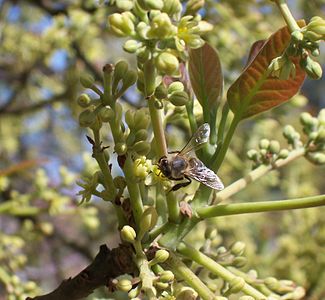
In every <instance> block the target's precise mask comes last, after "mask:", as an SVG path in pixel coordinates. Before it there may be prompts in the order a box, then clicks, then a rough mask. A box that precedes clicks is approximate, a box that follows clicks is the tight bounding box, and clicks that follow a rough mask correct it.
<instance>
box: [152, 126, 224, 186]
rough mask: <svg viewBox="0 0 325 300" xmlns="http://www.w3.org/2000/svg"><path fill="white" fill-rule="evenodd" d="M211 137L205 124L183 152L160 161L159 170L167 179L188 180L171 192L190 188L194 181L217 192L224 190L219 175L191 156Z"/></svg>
mask: <svg viewBox="0 0 325 300" xmlns="http://www.w3.org/2000/svg"><path fill="white" fill-rule="evenodd" d="M209 136H210V126H209V124H208V123H204V124H203V125H201V126H200V127H199V128H198V130H197V131H196V132H195V133H194V134H193V136H192V137H191V139H190V140H189V141H188V143H187V144H186V145H185V146H184V148H183V149H182V150H181V151H176V152H169V154H168V156H163V157H161V158H160V159H159V161H158V168H159V170H160V171H161V173H162V174H163V175H164V176H165V177H166V178H168V179H170V180H175V181H181V180H185V179H186V180H187V181H186V182H182V183H178V184H176V185H174V186H173V187H172V189H171V190H170V191H177V190H178V189H180V188H182V187H185V186H188V185H189V184H190V183H191V182H192V179H195V180H196V181H198V182H201V183H203V184H204V185H206V186H208V187H210V188H212V189H215V190H222V189H223V188H224V185H223V183H222V181H221V180H220V178H219V177H218V176H217V174H215V173H214V172H213V171H212V170H210V169H209V168H208V167H206V166H205V165H204V164H203V162H202V161H200V160H199V159H198V158H196V157H193V156H190V155H189V153H190V152H191V151H195V150H198V149H199V148H200V147H201V146H203V145H204V144H205V143H206V142H207V141H208V139H209Z"/></svg>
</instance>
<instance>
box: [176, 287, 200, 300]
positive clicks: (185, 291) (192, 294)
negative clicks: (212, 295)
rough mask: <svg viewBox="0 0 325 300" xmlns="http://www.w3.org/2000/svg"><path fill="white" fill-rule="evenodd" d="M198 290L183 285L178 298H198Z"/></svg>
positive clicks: (185, 299) (190, 299)
mask: <svg viewBox="0 0 325 300" xmlns="http://www.w3.org/2000/svg"><path fill="white" fill-rule="evenodd" d="M197 296H198V294H197V292H196V291H194V290H193V289H191V288H188V287H183V288H182V289H181V290H180V291H179V292H178V293H177V295H176V300H195V299H197Z"/></svg>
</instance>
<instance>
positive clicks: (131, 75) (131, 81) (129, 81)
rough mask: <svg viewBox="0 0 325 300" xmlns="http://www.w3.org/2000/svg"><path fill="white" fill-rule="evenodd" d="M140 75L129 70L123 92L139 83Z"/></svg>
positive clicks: (125, 76)
mask: <svg viewBox="0 0 325 300" xmlns="http://www.w3.org/2000/svg"><path fill="white" fill-rule="evenodd" d="M137 78H138V75H137V72H136V71H134V70H128V71H127V72H126V74H125V75H124V78H123V90H126V89H127V88H129V87H130V86H132V85H133V84H135V82H136V81H137Z"/></svg>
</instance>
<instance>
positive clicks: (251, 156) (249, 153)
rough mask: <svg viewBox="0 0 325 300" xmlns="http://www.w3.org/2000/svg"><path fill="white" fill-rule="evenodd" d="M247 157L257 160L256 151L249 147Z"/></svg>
mask: <svg viewBox="0 0 325 300" xmlns="http://www.w3.org/2000/svg"><path fill="white" fill-rule="evenodd" d="M247 157H248V159H250V160H257V159H258V152H257V151H256V150H255V149H251V150H248V151H247Z"/></svg>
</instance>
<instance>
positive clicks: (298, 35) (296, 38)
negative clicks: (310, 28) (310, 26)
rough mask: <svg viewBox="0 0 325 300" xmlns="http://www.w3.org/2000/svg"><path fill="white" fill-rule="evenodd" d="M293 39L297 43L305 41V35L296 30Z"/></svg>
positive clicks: (292, 34) (292, 35)
mask: <svg viewBox="0 0 325 300" xmlns="http://www.w3.org/2000/svg"><path fill="white" fill-rule="evenodd" d="M291 38H292V39H293V40H294V41H296V42H300V41H302V40H303V39H304V35H303V34H302V32H301V31H300V30H299V29H298V30H294V31H293V32H292V33H291Z"/></svg>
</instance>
